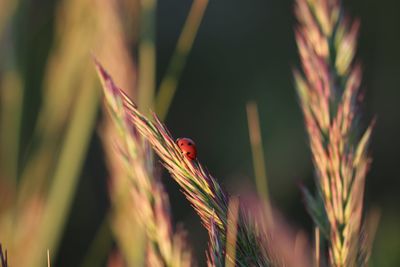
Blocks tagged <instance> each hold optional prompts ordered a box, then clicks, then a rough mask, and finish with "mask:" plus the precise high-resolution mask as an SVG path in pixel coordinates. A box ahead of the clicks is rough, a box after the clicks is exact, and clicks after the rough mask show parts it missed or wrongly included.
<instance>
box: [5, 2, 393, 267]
mask: <svg viewBox="0 0 400 267" xmlns="http://www.w3.org/2000/svg"><path fill="white" fill-rule="evenodd" d="M23 2H24V4H23V5H22V6H23V7H22V8H21V9H20V10H19V12H18V16H17V17H16V18H15V25H16V29H17V33H16V35H17V36H16V37H17V38H16V40H17V42H16V43H15V44H12V45H13V46H15V49H16V53H17V55H18V57H19V58H18V62H17V64H18V66H19V67H20V68H21V69H22V70H23V72H24V75H25V77H26V80H27V84H29V88H28V89H27V93H26V98H27V99H29V106H27V108H26V110H25V121H24V129H23V133H24V134H25V135H26V136H25V140H26V141H27V140H29V134H30V133H31V131H32V128H33V125H34V122H35V118H36V117H35V116H36V113H37V110H38V107H39V105H40V88H41V82H42V81H41V80H40V79H41V77H42V72H43V68H44V66H45V63H46V60H47V55H48V53H49V50H50V48H51V46H52V38H53V35H52V33H53V26H54V25H53V23H54V7H55V6H56V4H57V3H56V2H54V1H49V0H46V1H23ZM190 4H191V1H188V0H185V1H182V0H180V1H178V0H161V1H158V9H157V19H158V22H157V53H158V55H157V56H158V59H157V64H158V68H157V77H158V79H159V80H160V79H161V77H162V76H163V75H164V72H165V70H166V66H167V64H168V62H169V60H170V57H171V53H172V51H173V49H174V46H175V43H176V41H177V38H178V35H179V32H180V29H181V27H182V25H183V23H184V20H185V18H186V15H187V13H188V11H189V7H190ZM292 5H293V1H287V0H263V1H261V0H253V1H243V0H230V1H223V0H210V3H209V6H208V8H207V11H206V14H205V17H204V21H203V23H202V25H201V27H200V30H199V33H198V36H197V38H196V41H195V44H194V47H193V50H192V52H191V54H190V56H189V58H188V62H187V66H186V68H185V71H184V73H183V77H182V79H181V81H180V83H179V88H178V92H177V94H176V97H175V99H174V101H173V104H172V107H171V110H170V113H169V115H168V117H167V120H166V123H167V125H168V127H169V128H170V130H171V132H172V134H173V135H174V136H176V137H178V136H186V137H190V138H192V139H194V140H195V141H196V143H197V146H198V150H199V158H200V160H201V161H202V162H203V163H204V164H205V165H206V166H207V168H208V169H209V170H210V172H211V173H212V174H213V175H214V176H215V177H217V179H218V180H219V181H220V182H221V183H222V184H223V185H224V187H225V188H227V189H228V190H230V191H231V192H238V191H239V190H238V189H239V188H238V187H240V185H241V184H242V183H248V184H251V183H252V181H253V180H252V176H253V172H252V162H251V153H250V148H249V138H248V132H247V121H246V112H245V104H246V102H247V101H248V100H255V101H257V103H258V104H259V111H260V118H261V123H262V136H263V139H264V150H265V155H266V166H267V172H268V176H269V184H270V191H271V197H272V201H273V203H274V204H275V206H276V207H278V208H279V209H280V210H281V211H282V212H283V214H284V215H285V216H286V218H287V219H288V220H289V221H290V222H291V223H292V224H293V225H294V226H295V227H301V228H304V229H306V230H307V231H310V230H311V221H310V219H309V218H308V215H307V214H306V212H305V210H304V208H303V203H302V200H301V195H300V193H299V188H298V184H299V183H304V184H307V185H308V186H309V187H310V188H313V187H314V186H313V183H312V178H313V170H312V165H311V160H310V154H309V150H308V146H307V138H306V135H305V130H304V125H303V121H302V114H301V111H300V108H299V106H298V101H297V99H296V93H295V90H294V87H293V80H292V75H291V69H292V67H293V66H298V56H297V51H296V45H295V41H294V38H293V26H294V23H295V20H294V18H293V6H292ZM344 5H345V7H346V8H347V10H348V11H349V13H350V14H351V15H352V16H353V17H358V18H360V19H361V22H362V27H361V33H360V39H359V53H358V56H359V58H360V59H361V61H362V62H363V68H364V79H363V89H364V90H365V92H366V98H365V104H364V107H363V108H362V111H364V114H365V116H364V117H363V120H362V123H363V124H364V125H366V124H367V123H368V122H369V121H370V120H371V118H372V117H373V116H374V115H376V116H377V119H378V121H377V125H376V129H375V133H374V135H373V138H372V145H371V152H372V155H373V158H374V161H373V163H372V167H371V171H370V173H369V175H368V178H367V184H366V206H367V207H370V206H378V207H380V208H381V210H382V215H383V216H382V221H381V227H380V229H379V231H378V238H377V242H376V245H375V252H374V255H373V263H374V265H373V266H379V267H385V266H387V267H393V266H399V265H400V228H399V225H400V213H399V207H398V206H399V203H400V195H399V193H398V192H399V189H400V181H399V178H400V177H399V165H400V164H399V153H400V138H399V134H400V133H399V130H400V127H399V115H398V114H399V111H398V109H399V106H400V91H399V89H400V86H399V85H400V67H399V61H400V49H399V48H400V28H399V27H400V16H399V11H400V2H399V1H395V0H381V1H373V0H364V1H362V0H357V1H344ZM111 38H112V36H111ZM106 176H107V174H106V170H105V167H104V160H103V157H102V156H101V144H100V141H99V139H98V137H97V135H96V134H94V136H93V141H92V142H91V147H90V151H89V154H88V157H87V161H86V164H85V167H84V170H83V172H82V178H81V180H80V184H79V189H78V191H77V196H76V199H75V202H74V205H73V210H72V216H71V219H70V221H69V222H68V225H67V228H66V232H65V236H64V238H63V242H62V246H61V248H60V252H59V256H58V260H57V262H56V263H55V265H54V266H77V265H78V263H79V262H80V260H81V259H82V257H83V256H84V255H85V251H86V250H87V248H88V247H89V245H90V242H91V241H92V238H93V235H94V233H95V232H96V230H97V227H98V225H99V223H100V221H101V220H102V217H103V216H104V214H105V211H106V208H107V206H108V201H107V188H106ZM164 176H165V183H166V185H167V188H168V191H169V192H170V193H171V194H170V198H171V202H172V207H173V216H174V219H175V220H176V221H178V222H183V224H184V226H185V228H187V229H188V230H189V239H190V241H191V244H192V245H193V247H194V248H195V253H196V257H197V258H198V259H199V262H200V263H204V258H205V257H204V250H205V245H206V242H207V234H206V232H205V231H204V230H203V229H202V227H201V225H200V223H199V220H198V217H197V215H196V214H195V213H194V211H193V210H192V209H191V208H190V207H189V205H188V204H187V202H186V201H185V200H184V198H183V197H182V195H181V193H180V192H179V190H178V187H177V185H176V184H175V183H173V182H172V181H171V179H170V178H169V177H168V176H167V175H164ZM249 187H251V185H250V186H249Z"/></svg>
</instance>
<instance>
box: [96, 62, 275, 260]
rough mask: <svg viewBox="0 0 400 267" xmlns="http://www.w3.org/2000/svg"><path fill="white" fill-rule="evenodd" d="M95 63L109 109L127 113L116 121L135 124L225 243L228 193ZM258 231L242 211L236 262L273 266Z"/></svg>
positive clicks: (197, 209) (189, 198)
mask: <svg viewBox="0 0 400 267" xmlns="http://www.w3.org/2000/svg"><path fill="white" fill-rule="evenodd" d="M96 66H97V70H98V73H99V76H100V79H101V81H102V84H103V89H104V95H105V101H106V104H107V106H108V107H109V110H110V111H111V112H114V113H115V111H118V112H120V113H121V112H122V113H123V114H124V116H123V117H122V118H123V120H120V121H119V123H118V124H117V125H118V127H121V126H123V125H131V126H134V128H135V130H137V131H138V133H140V134H141V136H143V138H144V139H145V140H146V141H148V142H149V144H150V145H151V146H152V148H153V149H154V150H155V152H156V153H157V154H158V156H159V157H160V158H161V160H162V162H163V164H164V166H165V168H166V169H167V170H168V171H169V172H170V173H171V175H172V177H173V178H174V180H175V181H176V182H177V183H178V184H179V185H180V186H181V188H182V189H183V193H184V194H185V196H186V198H187V199H188V200H189V201H190V203H191V204H192V206H193V208H194V209H195V210H196V212H197V213H198V214H199V216H200V218H201V220H202V223H203V225H204V226H205V227H206V229H207V230H208V232H209V234H210V236H215V235H216V236H217V238H219V240H220V241H222V243H224V242H225V239H226V226H227V225H228V223H227V210H228V196H227V194H226V193H225V192H224V191H223V190H222V188H221V187H220V185H219V184H218V182H217V181H216V180H215V178H214V177H212V176H211V175H210V174H209V173H208V172H207V171H206V170H205V169H204V168H203V167H202V165H201V164H200V163H199V162H198V161H197V160H194V161H191V160H189V159H187V158H186V157H184V156H183V155H182V153H181V151H180V149H179V147H178V146H177V145H176V143H175V141H174V140H173V138H172V136H171V134H170V133H169V131H168V130H167V129H166V128H165V126H164V125H163V124H162V123H161V122H160V121H159V119H158V118H157V116H155V115H154V116H153V118H154V122H152V121H150V120H148V119H147V118H146V117H144V116H143V115H142V114H141V113H140V112H139V111H138V109H137V107H136V105H135V104H133V102H132V101H131V100H130V99H129V98H128V97H127V96H126V94H125V93H124V92H123V91H122V90H121V89H119V88H118V87H117V86H116V85H115V84H114V83H113V81H112V79H111V77H110V76H109V75H108V74H107V73H106V71H105V70H104V69H103V68H102V67H101V66H100V65H99V64H96ZM123 127H125V126H123ZM125 141H126V142H127V143H126V146H127V148H128V149H130V148H131V147H132V141H130V139H129V138H127V139H125ZM138 160H145V159H138ZM130 164H131V166H132V164H135V163H134V162H130ZM143 180H145V179H143ZM143 188H148V189H145V191H146V192H151V191H150V187H149V185H147V184H146V183H144V184H143ZM141 190H143V189H141ZM144 210H146V209H144ZM239 214H241V213H239ZM256 230H257V229H256V228H255V227H254V226H253V225H251V224H249V223H248V219H247V217H246V216H244V215H243V214H241V215H240V216H239V223H238V236H237V251H236V253H237V258H236V265H238V266H248V265H256V266H271V265H270V264H269V261H268V259H267V258H266V257H265V254H264V253H262V248H261V245H260V244H259V242H258V235H257V231H256ZM223 250H224V249H223ZM223 250H222V251H223Z"/></svg>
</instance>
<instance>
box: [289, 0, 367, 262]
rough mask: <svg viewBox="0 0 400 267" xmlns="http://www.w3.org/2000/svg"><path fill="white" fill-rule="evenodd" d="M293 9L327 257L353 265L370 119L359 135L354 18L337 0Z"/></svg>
mask: <svg viewBox="0 0 400 267" xmlns="http://www.w3.org/2000/svg"><path fill="white" fill-rule="evenodd" d="M295 12H296V16H297V19H298V21H299V25H298V27H297V29H296V41H297V44H298V49H299V53H300V58H301V63H302V69H303V73H304V75H302V74H300V72H298V71H295V80H296V86H297V91H298V94H299V98H300V103H301V107H302V109H303V113H304V117H305V122H306V127H307V131H308V134H309V138H310V146H311V151H312V156H313V161H314V166H315V169H316V173H317V179H316V181H317V184H318V189H319V191H320V194H321V196H322V200H323V204H324V207H325V211H326V217H327V219H328V222H329V226H330V229H329V230H328V232H329V233H328V240H329V256H330V260H329V261H330V264H331V265H332V266H334V267H344V266H346V267H348V266H357V254H358V250H359V234H360V225H361V221H362V208H363V196H364V183H365V176H366V173H367V170H368V166H369V163H370V158H369V156H368V153H367V148H368V143H369V139H370V135H371V131H372V124H371V125H370V126H369V127H368V129H367V130H366V131H365V132H364V133H363V134H362V135H361V136H360V133H359V131H358V129H357V125H356V119H357V116H358V110H357V102H358V101H359V99H360V97H359V96H360V93H359V88H360V83H361V67H360V65H359V64H357V63H355V62H354V54H355V51H356V38H357V33H358V28H359V22H358V21H355V22H352V23H351V22H350V20H349V19H348V18H347V17H346V16H345V14H344V12H343V10H342V8H341V3H340V1H339V0H321V1H312V0H308V1H306V0H297V1H296V11H295Z"/></svg>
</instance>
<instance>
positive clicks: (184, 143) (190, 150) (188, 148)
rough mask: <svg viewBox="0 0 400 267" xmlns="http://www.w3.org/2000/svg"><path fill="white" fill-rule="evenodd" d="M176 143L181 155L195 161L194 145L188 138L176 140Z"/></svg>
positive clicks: (195, 150) (195, 151)
mask: <svg viewBox="0 0 400 267" xmlns="http://www.w3.org/2000/svg"><path fill="white" fill-rule="evenodd" d="M176 143H177V144H178V146H179V149H180V150H181V152H182V154H183V155H185V157H186V158H188V159H190V160H195V159H196V157H197V149H196V144H195V143H194V142H193V140H192V139H189V138H178V139H177V140H176Z"/></svg>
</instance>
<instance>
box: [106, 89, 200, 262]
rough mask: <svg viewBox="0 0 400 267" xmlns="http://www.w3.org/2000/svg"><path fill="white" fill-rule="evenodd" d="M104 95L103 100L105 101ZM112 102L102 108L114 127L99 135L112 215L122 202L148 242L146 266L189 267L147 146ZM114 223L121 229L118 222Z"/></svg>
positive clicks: (183, 243) (121, 111)
mask: <svg viewBox="0 0 400 267" xmlns="http://www.w3.org/2000/svg"><path fill="white" fill-rule="evenodd" d="M107 93H108V92H106V98H107V99H109V97H110V96H107ZM115 100H116V101H117V102H114V103H113V104H112V105H108V104H109V103H108V102H107V103H106V104H107V106H106V107H107V109H108V111H109V113H110V115H111V119H112V121H113V122H114V125H115V126H116V127H114V129H111V128H110V127H108V130H107V131H106V132H104V133H103V142H104V144H105V148H106V154H107V157H108V162H109V165H110V171H111V176H112V177H111V187H110V190H111V197H112V199H113V203H114V206H115V207H114V212H117V213H119V212H118V210H120V208H121V206H120V204H121V200H122V204H124V205H126V204H127V205H128V206H127V209H126V210H127V211H128V214H125V217H126V216H129V215H132V216H131V217H134V218H136V220H138V221H139V223H140V224H141V226H142V227H143V228H144V230H145V231H146V235H147V237H148V239H149V243H148V246H147V257H146V261H147V265H148V266H192V264H193V263H192V260H191V253H190V250H189V249H188V247H187V246H186V242H185V236H184V233H183V232H182V231H178V232H177V233H176V234H173V230H172V225H171V218H170V211H169V205H168V203H169V200H168V198H167V195H166V194H165V192H164V189H163V186H162V184H161V182H160V181H159V180H158V179H157V176H156V175H155V174H154V166H153V164H152V160H151V153H150V150H149V148H148V145H147V144H146V143H145V142H144V141H143V140H142V138H141V137H140V136H138V135H137V134H136V133H135V130H134V129H133V128H132V126H131V125H130V124H129V123H127V119H128V116H129V114H128V113H127V112H126V110H125V109H124V108H123V106H122V105H120V104H121V103H120V104H119V103H118V101H119V100H118V99H115ZM127 189H128V190H127ZM126 193H129V197H130V201H129V202H127V201H125V200H124V199H125V198H126V195H125V194H126ZM131 213H132V214H131ZM116 223H117V225H118V226H121V224H119V223H118V221H116ZM118 226H117V228H119V227H118ZM121 229H126V227H122V228H121ZM132 245H133V244H132Z"/></svg>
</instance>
